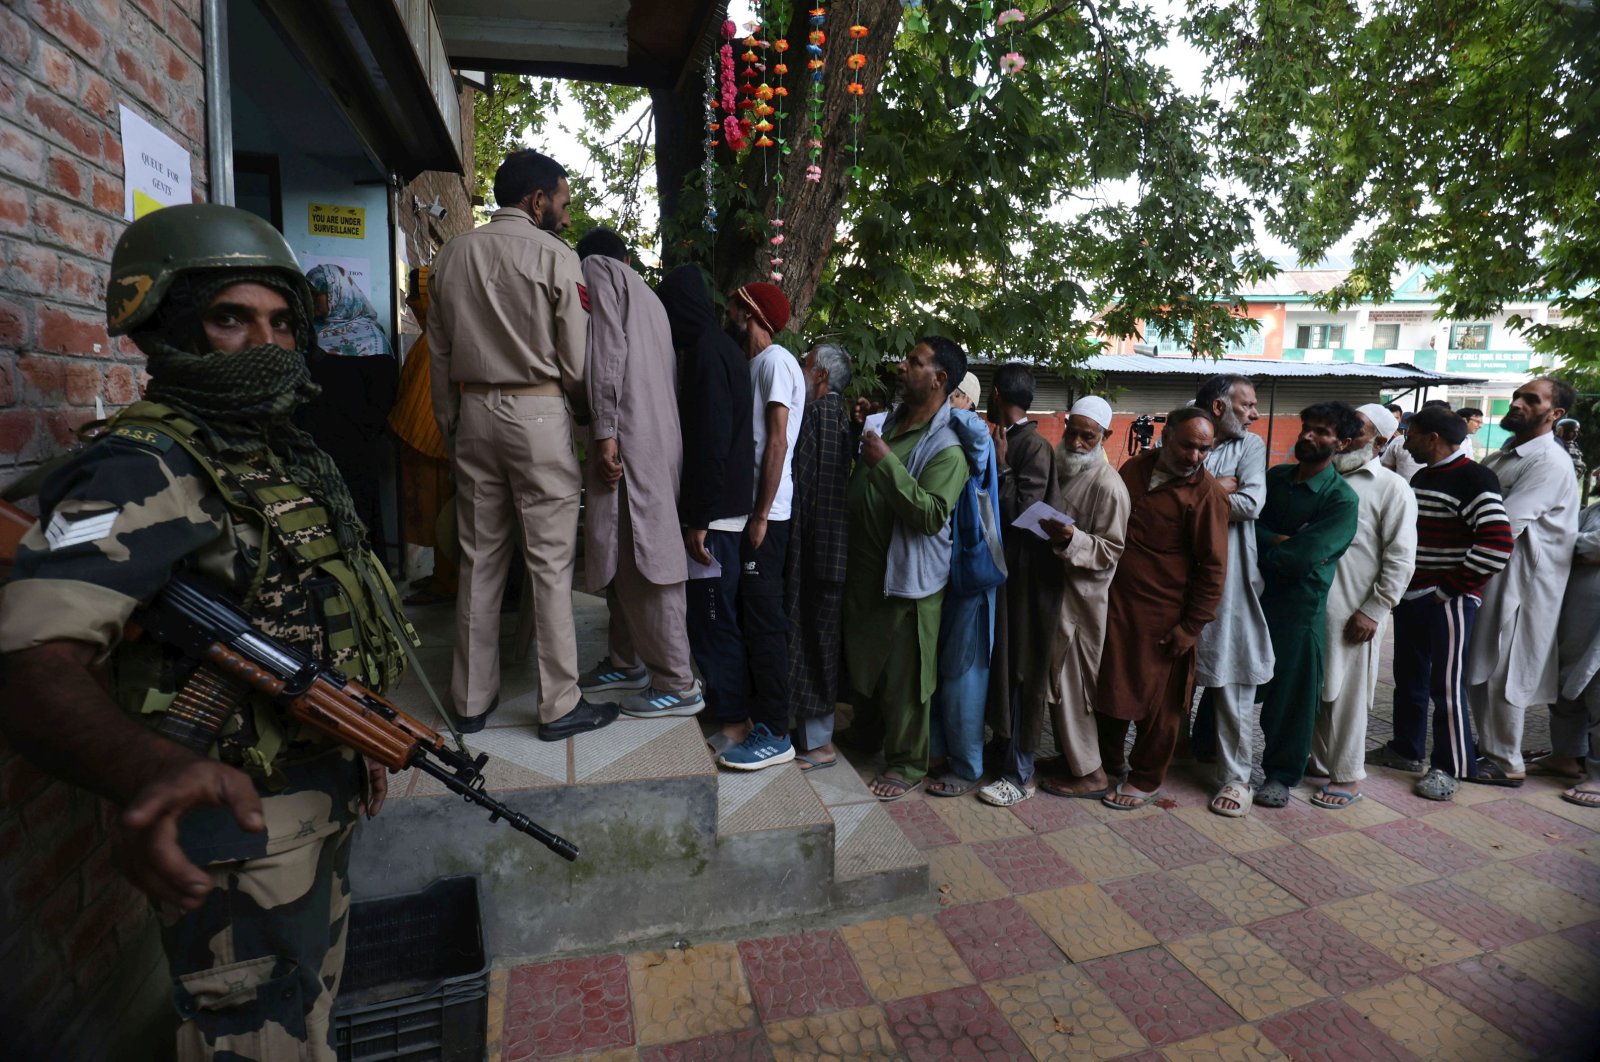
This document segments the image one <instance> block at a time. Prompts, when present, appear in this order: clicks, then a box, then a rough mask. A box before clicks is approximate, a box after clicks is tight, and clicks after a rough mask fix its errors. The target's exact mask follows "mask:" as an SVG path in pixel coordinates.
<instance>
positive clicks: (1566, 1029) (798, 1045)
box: [490, 766, 1600, 1062]
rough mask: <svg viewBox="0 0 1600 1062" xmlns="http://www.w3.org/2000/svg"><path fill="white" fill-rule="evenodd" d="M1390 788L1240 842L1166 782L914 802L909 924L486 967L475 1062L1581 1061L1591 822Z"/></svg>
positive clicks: (1487, 791) (1550, 788)
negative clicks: (925, 906)
mask: <svg viewBox="0 0 1600 1062" xmlns="http://www.w3.org/2000/svg"><path fill="white" fill-rule="evenodd" d="M1408 781H1409V779H1408V778H1407V777H1406V776H1402V775H1398V774H1395V773H1392V772H1388V771H1378V772H1375V773H1374V775H1373V777H1372V778H1371V779H1370V780H1369V782H1368V784H1367V786H1366V791H1367V793H1368V798H1367V799H1366V800H1364V801H1362V802H1361V803H1359V804H1357V805H1355V806H1353V807H1351V808H1350V809H1348V810H1347V811H1344V812H1338V813H1332V812H1324V811H1321V810H1319V809H1316V808H1313V807H1311V806H1310V805H1309V804H1307V803H1305V798H1306V796H1307V795H1308V794H1309V790H1304V789H1302V790H1300V791H1297V792H1296V794H1295V800H1294V801H1293V802H1292V803H1291V805H1290V807H1289V808H1287V809H1284V810H1282V811H1273V810H1270V809H1257V810H1256V811H1255V812H1253V813H1252V814H1251V815H1250V817H1249V818H1247V819H1243V820H1230V819H1223V818H1220V817H1218V816H1215V815H1212V814H1210V813H1209V812H1207V811H1206V810H1205V800H1206V797H1207V793H1206V791H1205V788H1204V787H1203V785H1202V784H1201V783H1200V780H1199V775H1198V774H1197V769H1196V768H1194V767H1193V766H1187V767H1185V766H1180V767H1178V768H1176V769H1175V773H1174V777H1173V778H1172V779H1171V780H1170V784H1169V786H1168V794H1169V799H1168V800H1166V801H1164V802H1163V805H1162V806H1160V807H1152V808H1148V809H1145V810H1143V811H1139V812H1132V813H1119V812H1115V811H1111V810H1110V809H1107V808H1104V807H1102V806H1100V805H1099V804H1097V803H1094V802H1090V801H1078V800H1060V799H1056V798H1052V797H1049V796H1045V795H1040V796H1038V797H1035V798H1034V799H1033V800H1031V801H1028V802H1026V803H1024V804H1021V805H1019V806H1018V807H1016V808H1013V809H1008V810H1006V809H998V808H990V807H986V806H984V805H981V804H979V803H977V802H975V801H973V800H971V799H964V800H938V799H933V798H928V797H924V796H922V795H920V794H918V795H916V796H913V797H910V798H907V799H905V800H903V801H901V802H899V803H895V804H891V805H887V810H888V812H889V814H890V815H891V816H893V818H894V820H895V821H896V822H897V823H898V824H899V825H900V827H901V828H902V830H903V831H904V833H905V834H906V836H907V837H908V838H910V840H911V841H912V842H913V843H914V844H915V845H916V846H917V847H918V848H920V849H921V850H922V851H923V853H924V855H925V856H926V857H927V859H928V861H929V864H930V866H931V871H932V878H933V883H934V889H935V890H936V893H935V898H934V901H932V902H931V903H930V910H929V911H928V912H927V913H919V914H911V915H902V916H896V917H889V918H880V919H877V920H873V921H867V922H860V923H857V924H845V925H835V924H819V925H817V926H815V927H814V928H812V929H810V930H809V931H807V932H800V933H791V934H785V935H779V936H766V937H762V938H759V939H752V940H728V941H709V942H695V943H694V944H693V945H692V946H689V947H686V948H683V949H681V950H664V951H643V952H635V953H632V954H606V955H594V956H588V957H584V958H568V959H562V960H559V961H555V962H547V963H532V964H528V965H520V966H514V967H506V968H502V969H498V970H496V972H495V977H494V980H493V986H492V990H491V1000H490V1023H491V1053H490V1058H491V1059H503V1060H505V1062H513V1060H518V1062H520V1060H523V1059H543V1058H578V1057H586V1058H600V1059H640V1060H655V1059H713V1058H741V1059H742V1058H753V1059H754V1058H759V1059H810V1058H849V1059H855V1058H905V1059H938V1058H984V1059H999V1058H1030V1057H1031V1058H1036V1059H1046V1058H1051V1059H1054V1058H1093V1059H1113V1058H1127V1059H1160V1058H1166V1059H1174V1060H1175V1059H1224V1058H1227V1059H1272V1058H1283V1057H1288V1058H1296V1059H1299V1058H1305V1059H1328V1060H1330V1062H1333V1060H1336V1062H1348V1060H1355V1059H1366V1058H1385V1059H1387V1058H1394V1059H1411V1058H1448V1059H1452V1060H1454V1059H1480V1058H1481V1059H1515V1058H1541V1059H1547V1058H1591V1057H1594V1055H1593V1052H1594V1047H1593V1044H1594V1038H1595V1036H1596V1035H1597V1034H1600V833H1597V832H1595V831H1597V830H1600V814H1596V813H1594V812H1590V811H1586V810H1584V809H1580V808H1575V807H1572V806H1570V805H1567V804H1564V803H1562V802H1561V801H1559V800H1558V799H1557V797H1556V794H1557V792H1558V791H1559V787H1558V786H1557V785H1556V784H1555V783H1554V782H1551V781H1548V780H1544V779H1530V781H1529V783H1528V785H1527V786H1526V787H1525V788H1523V789H1520V790H1508V789H1491V788H1484V787H1466V792H1465V793H1464V796H1465V800H1463V801H1462V802H1458V803H1455V804H1431V803H1428V802H1426V801H1420V800H1417V799H1415V798H1414V797H1412V796H1411V794H1410V791H1409V787H1408ZM1469 802H1470V803H1469ZM735 902H736V901H735Z"/></svg>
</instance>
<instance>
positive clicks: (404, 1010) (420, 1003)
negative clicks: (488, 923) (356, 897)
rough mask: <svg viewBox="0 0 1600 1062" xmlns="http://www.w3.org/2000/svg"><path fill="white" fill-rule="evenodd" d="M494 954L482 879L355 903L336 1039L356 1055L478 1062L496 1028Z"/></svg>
mask: <svg viewBox="0 0 1600 1062" xmlns="http://www.w3.org/2000/svg"><path fill="white" fill-rule="evenodd" d="M488 1002H489V961H488V957H487V956H486V955H485V954H484V949H483V918H482V916H481V914H480V910H479V905H478V879H477V878H474V877H454V878H440V879H439V880H438V881H436V882H434V883H433V884H432V885H429V886H428V887H427V888H426V889H423V890H421V891H420V892H412V893H406V894H404V895H401V896H385V897H383V898H381V899H376V900H362V901H361V902H359V903H355V904H352V905H351V907H350V938H349V945H348V947H347V950H346V953H345V963H344V980H343V981H342V983H341V984H340V987H339V998H338V999H337V1000H335V1001H334V1004H333V1043H334V1047H335V1048H336V1049H337V1050H338V1053H339V1058H340V1059H341V1060H348V1062H379V1060H389V1059H396V1060H405V1062H423V1060H425V1059H426V1060H437V1062H476V1060H478V1059H481V1058H482V1057H483V1051H484V1041H485V1037H486V1034H487V1027H488V1018H489V1015H488Z"/></svg>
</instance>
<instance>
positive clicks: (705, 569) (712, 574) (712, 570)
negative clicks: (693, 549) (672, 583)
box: [689, 553, 722, 579]
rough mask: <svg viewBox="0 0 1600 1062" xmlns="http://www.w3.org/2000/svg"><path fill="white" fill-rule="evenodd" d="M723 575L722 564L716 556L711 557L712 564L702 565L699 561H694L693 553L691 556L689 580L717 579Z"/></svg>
mask: <svg viewBox="0 0 1600 1062" xmlns="http://www.w3.org/2000/svg"><path fill="white" fill-rule="evenodd" d="M721 574H722V563H721V562H720V561H718V560H717V558H716V556H715V555H713V556H712V557H711V563H710V564H701V563H700V562H699V561H697V560H695V559H694V554H693V553H690V554H689V578H691V579H715V578H717V576H719V575H721Z"/></svg>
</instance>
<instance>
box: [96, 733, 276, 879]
mask: <svg viewBox="0 0 1600 1062" xmlns="http://www.w3.org/2000/svg"><path fill="white" fill-rule="evenodd" d="M198 807H212V808H223V807H225V808H228V809H229V810H231V811H232V812H233V817H234V820H235V821H236V822H238V824H239V827H240V828H241V829H244V830H248V831H250V832H251V833H259V832H261V831H262V830H264V829H266V825H267V824H266V818H265V817H264V816H263V815H262V812H261V798H260V797H258V796H256V787H255V785H254V783H252V782H251V781H250V777H249V776H248V775H246V774H245V773H244V772H243V771H241V770H238V769H237V768H234V767H229V766H228V765H227V764H223V763H217V762H216V761H215V760H201V759H196V760H194V761H192V762H190V763H188V764H186V765H185V766H183V767H181V768H179V769H178V770H176V771H173V772H171V773H168V774H164V775H162V776H161V777H160V778H158V779H156V780H155V781H154V782H151V783H150V784H149V785H147V786H145V787H144V788H143V789H141V790H140V791H139V792H138V793H137V794H135V796H134V798H133V800H131V801H130V802H129V803H128V806H127V808H126V809H125V810H124V811H123V812H122V814H121V815H119V816H117V821H116V824H115V825H114V826H113V827H112V834H111V836H112V844H113V847H114V849H115V851H116V856H117V863H118V865H119V866H121V867H122V872H123V873H124V874H126V875H127V876H128V880H129V881H131V882H133V884H134V885H135V886H136V887H138V889H139V890H140V891H141V892H144V893H145V894H146V895H148V896H150V897H151V898H152V899H154V900H157V901H159V902H161V903H167V904H171V905H173V906H174V907H177V908H180V909H181V910H184V911H192V910H194V909H195V908H196V907H199V906H200V905H201V904H202V903H204V902H205V898H206V894H207V893H209V892H210V891H211V878H210V877H209V876H208V875H207V874H206V872H205V871H204V870H201V869H200V868H199V867H197V866H195V865H194V864H193V863H191V862H190V861H189V857H188V856H186V855H184V854H183V849H182V848H180V847H178V821H179V820H180V819H182V818H183V816H184V815H185V814H187V813H188V812H189V810H190V809H192V808H198Z"/></svg>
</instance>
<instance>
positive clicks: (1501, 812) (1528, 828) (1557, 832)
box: [1474, 786, 1600, 844]
mask: <svg viewBox="0 0 1600 1062" xmlns="http://www.w3.org/2000/svg"><path fill="white" fill-rule="evenodd" d="M1475 788H1480V789H1481V788H1483V787H1482V786H1477V787H1475ZM1474 810H1475V811H1477V812H1478V814H1480V815H1487V816H1488V817H1489V818H1491V819H1493V820H1495V821H1496V822H1499V823H1503V824H1505V825H1507V826H1510V827H1511V828H1512V829H1514V830H1520V831H1522V833H1523V834H1525V835H1526V836H1529V837H1536V838H1542V839H1543V840H1546V841H1549V842H1550V843H1551V844H1570V843H1572V842H1574V841H1590V840H1593V839H1594V838H1595V832H1594V830H1591V829H1584V828H1583V827H1582V826H1580V825H1578V824H1577V823H1575V822H1569V821H1567V820H1566V819H1564V818H1562V817H1561V816H1559V815H1552V814H1550V813H1549V812H1548V811H1544V810H1542V809H1540V808H1537V807H1534V806H1533V805H1532V804H1529V803H1528V802H1526V801H1523V800H1497V801H1495V802H1494V803H1492V804H1485V805H1483V806H1482V807H1479V808H1475V809H1474ZM1594 825H1595V826H1596V827H1600V819H1597V820H1596V821H1595V824H1594Z"/></svg>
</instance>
